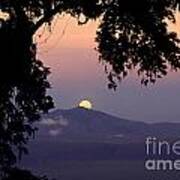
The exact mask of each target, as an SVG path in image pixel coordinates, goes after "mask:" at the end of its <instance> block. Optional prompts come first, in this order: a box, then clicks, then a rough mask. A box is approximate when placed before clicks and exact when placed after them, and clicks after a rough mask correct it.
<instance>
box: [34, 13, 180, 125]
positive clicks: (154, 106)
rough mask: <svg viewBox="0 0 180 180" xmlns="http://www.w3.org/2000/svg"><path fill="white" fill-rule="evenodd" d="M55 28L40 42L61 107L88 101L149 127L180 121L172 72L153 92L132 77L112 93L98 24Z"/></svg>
mask: <svg viewBox="0 0 180 180" xmlns="http://www.w3.org/2000/svg"><path fill="white" fill-rule="evenodd" d="M52 27H53V28H52V33H51V35H50V36H49V33H48V32H46V33H44V34H43V36H42V37H41V38H38V36H36V41H38V42H39V48H38V50H39V52H38V54H39V57H40V58H41V59H42V60H43V62H44V63H45V64H46V65H48V66H50V67H51V71H52V74H51V76H50V82H51V83H52V86H53V88H52V90H51V93H52V94H53V96H54V99H55V101H56V103H57V107H60V108H71V107H74V106H75V105H77V103H78V102H79V101H80V100H81V99H86V98H88V99H89V100H91V101H92V102H93V104H94V108H95V109H98V110H102V111H106V112H108V113H111V114H114V115H117V116H120V117H125V118H128V119H135V120H142V121H144V120H146V121H149V122H153V121H168V120H173V121H178V120H179V119H180V112H179V108H178V107H180V99H179V97H177V96H176V94H178V93H179V92H180V78H179V73H170V74H169V76H167V77H166V78H164V79H163V80H160V81H159V82H158V83H157V84H156V85H154V86H150V87H148V88H144V87H142V86H141V85H140V80H139V79H138V78H137V77H136V76H135V75H134V74H132V75H131V76H130V77H129V78H128V79H127V80H125V81H123V82H122V83H121V84H120V86H119V88H118V90H117V91H116V92H113V91H109V90H107V79H106V76H105V73H104V70H103V66H102V65H101V64H99V62H98V53H97V52H96V51H95V50H94V48H95V46H96V44H95V42H94V38H95V33H96V29H97V22H89V23H88V24H86V25H84V26H78V25H77V21H76V20H75V19H73V18H69V17H68V16H65V17H64V18H60V20H55V21H54V23H53V25H52ZM171 28H174V27H173V26H172V25H171ZM176 28H177V29H179V26H176ZM39 34H42V29H41V30H40V32H38V33H37V35H39ZM47 37H48V38H47ZM46 40H47V41H46ZM164 101H166V102H168V103H164ZM169 107H173V108H169ZM142 112H143V113H142ZM177 118H178V119H177Z"/></svg>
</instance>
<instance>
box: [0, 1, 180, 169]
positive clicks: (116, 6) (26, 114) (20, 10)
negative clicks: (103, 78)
mask: <svg viewBox="0 0 180 180" xmlns="http://www.w3.org/2000/svg"><path fill="white" fill-rule="evenodd" d="M179 3H180V2H179V1H178V0H138V2H136V1H132V0H88V1H86V0H1V1H0V9H1V11H2V12H3V13H7V14H8V16H9V18H8V19H6V20H5V19H3V18H1V19H0V41H1V42H0V50H1V51H0V52H1V54H0V55H1V61H0V154H1V156H0V166H1V167H6V166H11V165H13V164H14V163H15V162H16V159H17V157H18V155H19V156H21V154H22V153H27V149H26V144H27V142H28V139H29V138H30V137H32V136H33V134H34V132H35V130H36V129H35V127H34V126H33V124H32V123H33V121H36V120H38V119H39V117H40V113H44V112H48V110H49V109H51V108H52V107H53V101H52V98H51V97H50V96H48V95H47V93H46V91H47V89H48V88H50V84H49V83H48V81H47V75H48V74H49V69H48V68H46V67H44V65H43V63H42V62H41V61H40V60H38V59H37V57H36V44H34V42H33V35H34V34H35V32H36V31H37V30H38V29H39V28H40V27H41V26H42V25H43V24H44V23H46V24H48V25H49V26H50V25H51V21H52V19H53V17H54V16H55V15H56V14H62V13H67V14H70V15H72V16H74V17H76V18H77V19H78V22H79V24H84V23H86V22H87V21H88V20H90V19H96V18H100V25H99V28H98V31H97V38H96V40H97V42H98V47H97V50H98V51H99V52H100V60H101V61H102V62H104V63H105V70H106V72H107V74H108V78H109V82H110V83H109V88H116V80H117V79H119V80H121V79H122V78H123V77H125V76H127V74H128V72H129V70H131V69H133V68H137V72H138V75H140V76H141V79H142V83H143V84H145V85H147V84H148V82H152V83H154V82H155V81H156V79H157V78H161V77H163V76H165V75H166V74H167V72H168V68H169V67H171V68H172V69H173V70H178V69H179V68H180V60H179V56H180V49H179V42H180V41H179V39H178V38H177V34H176V33H175V32H173V33H170V32H168V30H167V22H166V21H165V20H166V19H168V20H170V21H172V22H175V11H176V10H177V11H179V9H178V8H177V7H178V5H179Z"/></svg>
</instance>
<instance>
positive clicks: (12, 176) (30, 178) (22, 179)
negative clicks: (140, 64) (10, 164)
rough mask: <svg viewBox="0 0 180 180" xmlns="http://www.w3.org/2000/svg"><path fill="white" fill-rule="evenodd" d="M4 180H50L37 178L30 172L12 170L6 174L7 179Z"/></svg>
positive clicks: (17, 169)
mask: <svg viewBox="0 0 180 180" xmlns="http://www.w3.org/2000/svg"><path fill="white" fill-rule="evenodd" d="M2 180H48V179H47V177H39V176H35V175H33V174H32V173H31V172H30V171H28V170H23V169H19V168H12V169H10V170H8V171H6V172H5V177H4V178H3V179H2Z"/></svg>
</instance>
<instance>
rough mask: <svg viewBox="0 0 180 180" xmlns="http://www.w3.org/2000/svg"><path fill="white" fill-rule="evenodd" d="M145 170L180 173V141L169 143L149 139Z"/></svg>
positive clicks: (146, 149)
mask: <svg viewBox="0 0 180 180" xmlns="http://www.w3.org/2000/svg"><path fill="white" fill-rule="evenodd" d="M145 151H146V160H145V169H146V170H148V171H174V170H175V171H180V140H178V141H173V142H172V141H167V140H160V139H158V138H156V137H147V138H146V141H145Z"/></svg>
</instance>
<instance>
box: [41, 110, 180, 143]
mask: <svg viewBox="0 0 180 180" xmlns="http://www.w3.org/2000/svg"><path fill="white" fill-rule="evenodd" d="M38 127H39V132H38V136H39V138H50V137H52V138H54V137H56V140H58V141H73V142H76V141H77V142H79V141H81V142H83V141H85V142H87V141H88V142H116V143H117V142H118V143H121V142H127V143H129V142H137V141H138V142H139V141H144V139H145V137H147V136H151V137H163V138H177V137H179V136H180V131H179V129H180V124H179V123H167V122H164V123H163V122H161V123H154V124H150V123H145V122H140V121H134V120H127V119H122V118H119V117H115V116H112V115H109V114H107V113H104V112H100V111H96V110H87V109H85V108H73V109H66V110H62V109H57V110H54V111H52V112H50V113H49V114H47V115H43V116H42V120H41V121H40V122H39V123H38Z"/></svg>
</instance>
